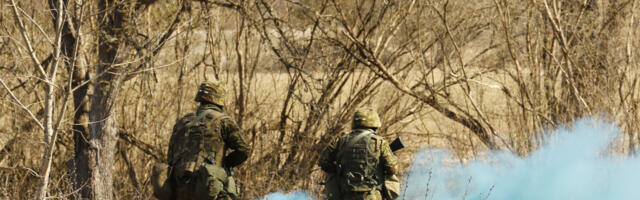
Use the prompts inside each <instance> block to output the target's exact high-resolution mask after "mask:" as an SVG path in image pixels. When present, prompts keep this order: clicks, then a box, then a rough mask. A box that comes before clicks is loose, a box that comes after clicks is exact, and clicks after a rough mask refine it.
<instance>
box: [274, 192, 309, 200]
mask: <svg viewBox="0 0 640 200" xmlns="http://www.w3.org/2000/svg"><path fill="white" fill-rule="evenodd" d="M305 199H312V198H311V197H310V196H309V195H308V194H307V193H305V192H301V191H295V192H293V193H289V194H284V193H280V192H276V193H271V194H269V195H267V196H264V197H262V200H305Z"/></svg>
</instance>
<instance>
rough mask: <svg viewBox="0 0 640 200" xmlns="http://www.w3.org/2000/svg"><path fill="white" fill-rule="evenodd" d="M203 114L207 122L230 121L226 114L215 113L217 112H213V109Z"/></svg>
mask: <svg viewBox="0 0 640 200" xmlns="http://www.w3.org/2000/svg"><path fill="white" fill-rule="evenodd" d="M203 114H204V115H205V117H206V118H207V119H209V120H213V119H218V120H225V119H231V117H230V116H229V115H228V114H227V113H224V112H221V111H217V110H213V109H211V110H207V111H206V112H204V113H203Z"/></svg>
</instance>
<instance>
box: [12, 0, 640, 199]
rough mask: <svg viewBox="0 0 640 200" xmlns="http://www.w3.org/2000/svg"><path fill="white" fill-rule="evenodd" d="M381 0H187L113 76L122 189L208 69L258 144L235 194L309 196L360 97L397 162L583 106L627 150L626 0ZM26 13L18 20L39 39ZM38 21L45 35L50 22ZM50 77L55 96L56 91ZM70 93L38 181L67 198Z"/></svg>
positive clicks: (27, 154)
mask: <svg viewBox="0 0 640 200" xmlns="http://www.w3.org/2000/svg"><path fill="white" fill-rule="evenodd" d="M0 2H2V3H0V6H1V7H3V8H5V7H8V6H9V5H8V4H9V2H8V1H7V0H1V1H0ZM34 2H35V1H34ZM72 2H75V1H72ZM388 2H395V4H384V3H382V2H378V1H371V2H368V1H353V2H351V1H337V0H336V1H333V0H329V1H299V3H294V2H291V1H262V0H257V1H248V2H245V3H243V4H239V5H240V8H238V7H235V8H229V7H224V6H220V5H205V4H196V3H194V4H193V5H192V6H193V8H192V10H191V11H190V12H189V13H188V14H186V15H185V16H184V17H185V20H184V21H183V22H182V23H180V25H179V29H178V30H177V31H176V32H175V33H174V34H172V37H171V38H170V39H169V40H168V42H167V43H166V44H165V46H163V47H162V49H161V50H160V51H159V53H158V55H157V56H153V57H150V58H148V59H147V58H144V59H142V58H141V57H140V56H139V55H138V54H136V53H140V52H138V51H135V50H133V49H131V50H130V51H131V52H129V54H130V55H127V59H128V60H127V61H129V62H131V63H133V64H138V63H147V64H148V67H147V68H144V69H143V71H134V72H131V71H129V72H128V73H135V74H136V76H134V77H133V78H131V79H129V80H127V81H126V82H124V84H123V85H122V87H121V91H120V94H119V96H118V98H117V101H116V104H115V105H116V108H115V111H116V118H117V122H118V127H117V128H118V130H119V136H120V139H119V140H118V145H117V147H116V148H117V151H116V152H117V155H116V162H115V163H116V165H115V166H114V169H115V171H114V177H115V178H114V183H113V184H114V185H115V192H114V193H115V194H116V197H117V198H118V199H148V198H150V197H151V196H150V195H151V186H150V184H149V180H150V179H149V175H150V171H151V167H152V166H153V164H154V163H156V162H162V161H163V159H164V158H165V156H164V154H165V153H166V150H167V145H168V138H169V136H170V134H171V128H172V126H173V123H174V122H175V120H176V119H177V118H179V117H180V116H182V115H184V114H186V113H188V112H192V111H193V110H194V109H195V108H196V106H197V105H196V103H195V102H194V101H193V97H194V95H195V88H196V86H197V85H198V84H199V83H200V82H202V81H203V80H204V79H205V77H209V78H213V77H217V78H218V79H221V80H223V81H225V82H227V83H228V84H229V86H230V88H231V90H230V91H231V95H230V98H229V100H230V101H229V103H228V106H227V108H226V109H227V112H228V113H230V114H231V115H232V116H233V118H234V119H236V120H237V121H238V122H239V123H240V124H241V126H242V128H243V130H244V134H245V135H244V137H245V139H246V140H247V141H248V143H249V144H250V145H251V147H252V149H253V153H252V155H251V157H250V159H249V161H248V162H246V163H245V164H243V165H242V166H241V167H240V168H238V169H236V172H237V173H236V174H237V175H238V176H239V177H240V180H241V181H242V186H243V191H244V193H243V199H252V198H256V197H260V196H262V195H264V194H266V193H269V192H274V191H279V190H294V189H305V190H309V191H311V192H312V195H314V196H319V195H320V194H321V193H320V192H319V191H320V190H321V189H322V186H321V185H320V184H319V183H320V180H322V176H323V173H322V172H321V171H320V170H319V168H318V167H317V166H315V159H316V158H317V156H318V154H319V152H320V151H321V150H322V148H324V145H326V143H327V142H328V141H329V140H331V139H332V138H334V137H336V136H338V135H339V134H341V133H343V132H346V131H348V129H349V118H350V116H351V114H352V113H353V110H354V109H355V108H357V107H362V106H370V107H374V108H375V109H377V110H378V111H379V112H380V113H381V117H382V118H383V123H385V127H383V128H382V129H381V134H382V135H383V136H385V137H386V138H387V139H390V140H391V139H394V138H395V137H397V136H401V137H403V139H404V140H405V142H406V143H407V148H406V149H404V150H401V151H400V152H398V153H397V155H398V157H399V159H400V165H401V174H404V173H405V172H406V170H407V169H408V166H409V165H410V164H411V161H412V157H413V155H414V153H415V152H416V151H418V150H420V149H422V148H444V149H450V150H451V151H452V153H453V155H455V156H456V158H455V159H456V160H459V161H460V162H465V161H466V160H467V159H469V158H473V157H475V156H476V155H478V154H481V153H483V152H486V151H487V150H490V149H501V150H505V151H511V152H514V153H516V154H519V155H526V154H527V153H528V152H531V151H533V150H535V149H536V148H537V147H538V146H539V145H540V144H541V143H542V142H543V141H544V135H543V134H541V132H543V131H544V130H546V129H552V128H555V127H557V126H561V125H565V124H567V123H569V122H571V121H573V120H575V119H577V118H580V117H585V116H596V117H601V118H603V119H605V120H609V121H612V122H614V123H616V124H618V125H619V126H620V127H621V128H622V130H623V131H624V132H625V133H626V134H625V135H624V136H623V138H621V140H620V141H621V142H620V144H619V145H617V146H616V149H617V150H618V151H619V152H622V153H632V152H635V151H637V144H638V142H639V141H640V138H639V136H638V134H637V133H638V132H639V131H640V126H639V125H638V123H637V119H638V117H640V115H639V114H640V113H639V111H638V107H637V105H638V102H640V94H638V80H637V73H638V72H637V70H636V68H637V67H638V60H637V59H636V58H637V57H638V53H637V52H636V51H635V49H637V47H640V40H638V38H640V37H637V34H638V33H637V30H636V29H634V28H633V27H637V25H638V22H637V20H636V19H635V15H636V14H638V13H639V12H638V11H639V9H638V6H637V5H636V4H637V3H636V2H635V1H593V2H592V1H588V2H589V3H588V5H582V3H581V2H577V1H576V2H573V1H571V2H564V1H548V2H549V5H547V6H549V7H547V6H545V5H544V2H530V1H498V0H496V1H474V3H468V2H467V3H464V2H462V1H461V2H458V1H427V2H422V1H416V2H413V3H411V2H412V1H406V2H405V1H388ZM545 2H546V1H545ZM174 4H175V2H174V1H166V2H161V3H156V4H154V5H153V6H151V7H149V9H148V10H146V12H145V13H144V14H141V15H140V16H138V18H135V19H134V20H135V22H136V23H137V27H136V28H137V30H139V32H140V33H141V34H145V35H147V36H149V37H152V36H154V37H155V36H157V35H160V33H162V31H163V30H164V28H165V27H166V26H168V24H169V23H170V22H168V21H166V20H157V19H163V18H169V17H171V16H173V15H174V14H175V12H177V11H176V10H175V8H174V7H173V5H174ZM21 6H22V8H23V9H25V10H26V11H27V13H29V14H30V15H32V16H35V17H34V20H35V22H36V23H38V24H50V19H49V18H48V17H47V13H46V12H45V11H43V10H44V9H42V8H44V7H46V5H39V4H29V3H22V4H21ZM207 6H210V7H207ZM341 9H343V10H341ZM7 10H8V9H3V10H2V11H0V15H1V16H0V26H2V27H4V30H2V31H0V32H1V34H0V72H1V73H0V79H2V80H4V81H6V82H7V83H8V85H9V86H10V89H13V90H12V91H13V92H15V93H16V94H17V97H18V99H20V100H21V101H22V102H26V105H27V106H28V108H29V110H31V111H32V112H34V113H36V114H37V116H38V117H42V116H43V115H42V110H43V108H44V106H43V105H42V101H43V100H42V99H43V97H42V96H43V94H44V93H43V92H40V91H42V90H44V84H43V83H41V82H39V80H40V79H41V78H40V77H38V75H37V73H36V72H35V71H33V66H31V64H29V62H30V60H29V54H28V52H27V51H26V50H25V48H24V46H21V42H20V41H21V40H20V39H19V30H18V27H17V26H16V25H15V18H12V15H11V13H9V11H7ZM556 10H561V11H562V12H555V11H556ZM345 11H348V12H345ZM380 13H387V14H384V15H381V14H380ZM86 20H87V24H91V25H87V26H86V28H84V29H82V30H83V31H84V32H85V33H86V35H87V36H86V37H85V38H84V39H83V43H82V47H81V49H82V50H81V52H82V54H83V55H84V56H83V57H84V58H83V59H84V60H85V62H86V64H87V67H88V68H89V69H93V68H95V66H97V63H98V62H99V61H98V59H97V55H96V54H97V53H96V51H97V48H98V41H97V39H96V38H95V35H96V34H97V29H98V28H97V26H95V25H94V23H98V22H97V21H96V19H95V18H91V17H90V18H89V19H86ZM276 21H277V22H278V23H275V22H276ZM89 22H91V23H89ZM34 24H35V23H31V24H29V25H28V28H27V31H28V32H29V35H31V36H32V37H33V38H32V40H33V41H44V40H45V39H44V38H45V34H42V33H40V32H39V30H38V28H37V27H35V25H34ZM573 24H579V25H577V26H574V25H573ZM395 25H398V26H397V29H395V28H394V27H396V26H395ZM43 30H44V31H45V32H46V33H48V34H52V33H54V31H53V28H52V27H51V25H46V26H43ZM387 40H388V41H389V42H386V41H387ZM34 46H35V47H36V50H37V55H38V56H40V57H45V56H46V55H48V54H49V53H50V49H51V47H50V46H48V45H47V43H46V42H37V43H35V45H34ZM145 59H146V60H145ZM60 76H61V77H62V78H61V80H60V81H59V82H60V83H59V85H62V84H63V83H64V81H66V80H68V78H69V76H70V75H69V72H68V71H64V70H62V71H61V72H60ZM56 91H57V92H58V93H59V94H58V95H57V96H58V97H62V96H63V94H64V92H65V91H64V88H63V87H60V89H58V90H56ZM69 98H71V97H69ZM67 100H68V99H67ZM63 101H64V99H62V98H59V99H57V100H56V102H57V104H56V105H62V102H63ZM21 109H22V108H20V106H18V105H17V104H16V103H15V101H14V100H12V99H11V98H10V97H9V95H8V93H7V91H6V90H0V110H1V112H2V113H3V114H2V115H0V149H1V150H0V197H1V198H8V199H26V198H32V195H33V191H35V190H36V188H37V184H36V183H37V181H38V180H39V178H38V176H36V174H37V173H38V172H39V170H40V169H39V168H40V162H41V161H40V160H41V159H42V158H41V155H42V151H43V150H44V148H43V145H44V143H43V142H42V131H41V130H39V129H38V128H37V127H36V126H35V124H34V122H33V121H32V120H30V119H29V118H28V116H27V115H26V114H25V112H24V111H22V110H21ZM64 109H66V110H67V113H66V114H65V115H64V117H63V118H62V120H63V121H62V123H61V124H62V125H61V128H60V133H59V134H60V138H59V140H58V142H57V143H56V147H55V149H56V150H55V152H54V163H53V172H52V177H51V179H52V182H51V184H50V189H49V195H50V196H56V197H60V198H70V196H69V195H71V194H72V193H73V192H74V190H73V189H72V184H71V180H72V178H71V175H73V173H74V172H73V171H70V170H69V169H71V168H70V165H72V164H73V156H74V140H73V134H72V132H71V130H72V125H73V121H74V116H73V112H74V111H73V106H71V105H67V107H64V108H61V107H57V110H56V112H60V111H61V110H64ZM448 111H450V112H448ZM459 119H469V120H475V121H476V122H477V126H474V125H475V124H473V123H472V124H464V123H463V120H459Z"/></svg>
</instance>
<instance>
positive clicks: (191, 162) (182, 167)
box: [170, 109, 229, 177]
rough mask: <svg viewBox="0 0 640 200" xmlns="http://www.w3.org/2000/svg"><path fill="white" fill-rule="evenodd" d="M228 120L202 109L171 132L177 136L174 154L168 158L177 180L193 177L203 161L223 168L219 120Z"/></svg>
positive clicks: (221, 114) (219, 113)
mask: <svg viewBox="0 0 640 200" xmlns="http://www.w3.org/2000/svg"><path fill="white" fill-rule="evenodd" d="M225 118H229V116H227V115H225V114H224V113H221V112H218V111H216V110H211V109H207V110H203V111H202V112H201V113H199V114H197V115H195V114H192V115H187V116H185V117H184V118H183V119H181V120H180V122H179V124H178V125H177V126H176V128H175V129H174V133H173V134H177V135H175V136H174V137H176V142H175V143H174V147H172V148H173V149H174V152H173V153H172V154H173V155H170V156H171V158H172V162H173V163H170V164H171V165H172V166H173V170H174V171H173V172H174V173H175V176H176V177H182V176H184V175H190V174H193V173H194V172H195V171H196V170H198V168H199V167H200V165H202V163H203V162H205V161H207V162H209V163H211V164H213V165H215V166H222V159H223V157H224V155H223V154H224V152H223V151H224V140H223V138H222V119H225Z"/></svg>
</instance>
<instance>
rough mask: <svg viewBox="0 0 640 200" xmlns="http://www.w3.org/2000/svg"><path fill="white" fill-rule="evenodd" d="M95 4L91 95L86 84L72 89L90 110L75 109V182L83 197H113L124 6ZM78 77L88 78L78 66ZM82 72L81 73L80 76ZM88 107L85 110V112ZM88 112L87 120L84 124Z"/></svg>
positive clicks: (103, 199)
mask: <svg viewBox="0 0 640 200" xmlns="http://www.w3.org/2000/svg"><path fill="white" fill-rule="evenodd" d="M98 8H99V10H100V12H101V13H102V16H101V17H102V19H105V21H104V24H102V26H101V27H100V29H101V33H100V35H99V38H98V42H99V44H98V45H99V46H98V57H99V62H100V63H99V64H98V67H97V69H96V70H95V76H96V77H97V78H96V79H95V80H94V82H92V84H91V86H92V88H93V92H92V95H91V96H90V97H87V96H86V94H87V90H88V88H82V89H79V90H78V91H77V92H76V93H74V101H75V102H76V106H78V107H80V108H81V109H80V110H82V109H87V106H88V105H87V104H86V102H87V101H89V99H90V101H91V102H90V103H91V104H90V107H89V108H90V110H88V109H87V110H84V111H79V112H78V113H76V116H75V120H76V121H77V123H76V126H74V130H75V135H74V142H75V145H76V151H75V152H76V157H75V159H74V161H75V164H76V167H77V169H76V179H75V182H76V184H79V185H80V186H84V189H82V190H81V197H82V198H90V199H101V200H109V199H113V197H114V196H113V194H114V190H113V166H114V164H115V153H116V142H117V139H118V137H117V127H118V125H117V121H116V112H115V105H114V104H115V101H116V97H117V96H118V90H119V88H120V85H121V84H122V82H123V76H122V74H121V72H122V67H121V65H119V64H120V63H122V62H123V59H124V57H123V56H122V55H121V54H120V53H119V51H120V50H121V49H123V48H122V46H123V43H122V40H119V39H117V38H120V36H121V35H122V33H121V30H122V29H123V24H124V17H123V16H124V13H123V9H120V6H119V5H114V2H112V1H110V0H101V1H100V2H99V3H98ZM74 75H78V80H88V78H89V77H88V76H87V75H88V74H87V73H86V72H83V71H82V70H78V73H77V74H74ZM82 75H84V77H82ZM86 111H88V112H86ZM87 114H88V117H89V121H90V122H91V123H89V125H88V134H86V133H87V132H86V131H87V127H86V126H85V125H83V124H84V123H83V121H85V119H86V116H87Z"/></svg>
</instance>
